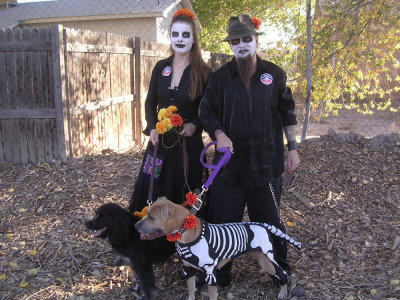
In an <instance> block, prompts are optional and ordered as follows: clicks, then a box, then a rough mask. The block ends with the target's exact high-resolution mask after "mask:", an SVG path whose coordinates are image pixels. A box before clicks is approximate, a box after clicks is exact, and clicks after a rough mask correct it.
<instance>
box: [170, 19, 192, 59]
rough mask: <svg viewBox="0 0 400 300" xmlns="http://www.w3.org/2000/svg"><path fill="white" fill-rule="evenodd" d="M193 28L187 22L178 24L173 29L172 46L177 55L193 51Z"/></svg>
mask: <svg viewBox="0 0 400 300" xmlns="http://www.w3.org/2000/svg"><path fill="white" fill-rule="evenodd" d="M192 45H193V31H192V26H190V25H189V24H188V23H185V22H176V23H174V24H173V25H172V27H171V46H172V49H173V50H174V51H175V52H176V53H180V54H185V53H187V52H189V51H190V50H191V49H192Z"/></svg>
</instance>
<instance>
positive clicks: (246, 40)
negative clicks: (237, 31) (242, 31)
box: [231, 35, 253, 46]
mask: <svg viewBox="0 0 400 300" xmlns="http://www.w3.org/2000/svg"><path fill="white" fill-rule="evenodd" d="M240 40H242V42H243V43H246V44H248V43H251V42H252V41H253V37H252V36H251V35H248V36H245V37H242V38H241V39H233V40H231V44H232V45H234V46H236V45H239V44H240Z"/></svg>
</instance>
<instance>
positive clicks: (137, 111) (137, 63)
mask: <svg viewBox="0 0 400 300" xmlns="http://www.w3.org/2000/svg"><path fill="white" fill-rule="evenodd" d="M141 55H142V51H141V42H140V38H138V37H136V38H135V56H134V64H133V65H134V70H133V78H134V87H133V89H134V91H135V102H134V103H132V114H133V115H132V118H133V119H132V122H135V123H134V124H132V125H133V126H132V130H133V131H134V137H135V142H136V143H137V144H138V145H140V144H141V143H142V121H141V120H142V116H141V82H142V77H141V68H142V65H141Z"/></svg>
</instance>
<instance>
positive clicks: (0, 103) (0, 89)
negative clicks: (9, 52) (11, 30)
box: [0, 28, 9, 161]
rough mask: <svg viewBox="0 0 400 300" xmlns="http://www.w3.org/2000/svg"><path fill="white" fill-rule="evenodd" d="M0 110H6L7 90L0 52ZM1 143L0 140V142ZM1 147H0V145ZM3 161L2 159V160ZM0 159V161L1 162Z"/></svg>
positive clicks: (1, 34) (1, 39) (0, 39)
mask: <svg viewBox="0 0 400 300" xmlns="http://www.w3.org/2000/svg"><path fill="white" fill-rule="evenodd" d="M5 40H6V32H5V30H4V29H2V28H0V44H3V43H5ZM0 82H1V84H0V109H2V108H3V109H5V108H8V101H9V100H8V89H7V69H6V54H5V53H4V52H0ZM0 143H1V140H0ZM0 147H1V145H0ZM3 160H4V159H3ZM3 160H2V159H1V157H0V161H3Z"/></svg>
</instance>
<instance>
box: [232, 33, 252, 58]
mask: <svg viewBox="0 0 400 300" xmlns="http://www.w3.org/2000/svg"><path fill="white" fill-rule="evenodd" d="M229 44H230V45H231V49H232V51H233V54H234V55H235V57H236V58H244V57H246V56H248V55H250V56H253V55H254V54H255V53H256V49H257V41H256V38H255V36H254V35H249V36H245V37H242V38H241V39H233V40H230V42H229Z"/></svg>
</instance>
